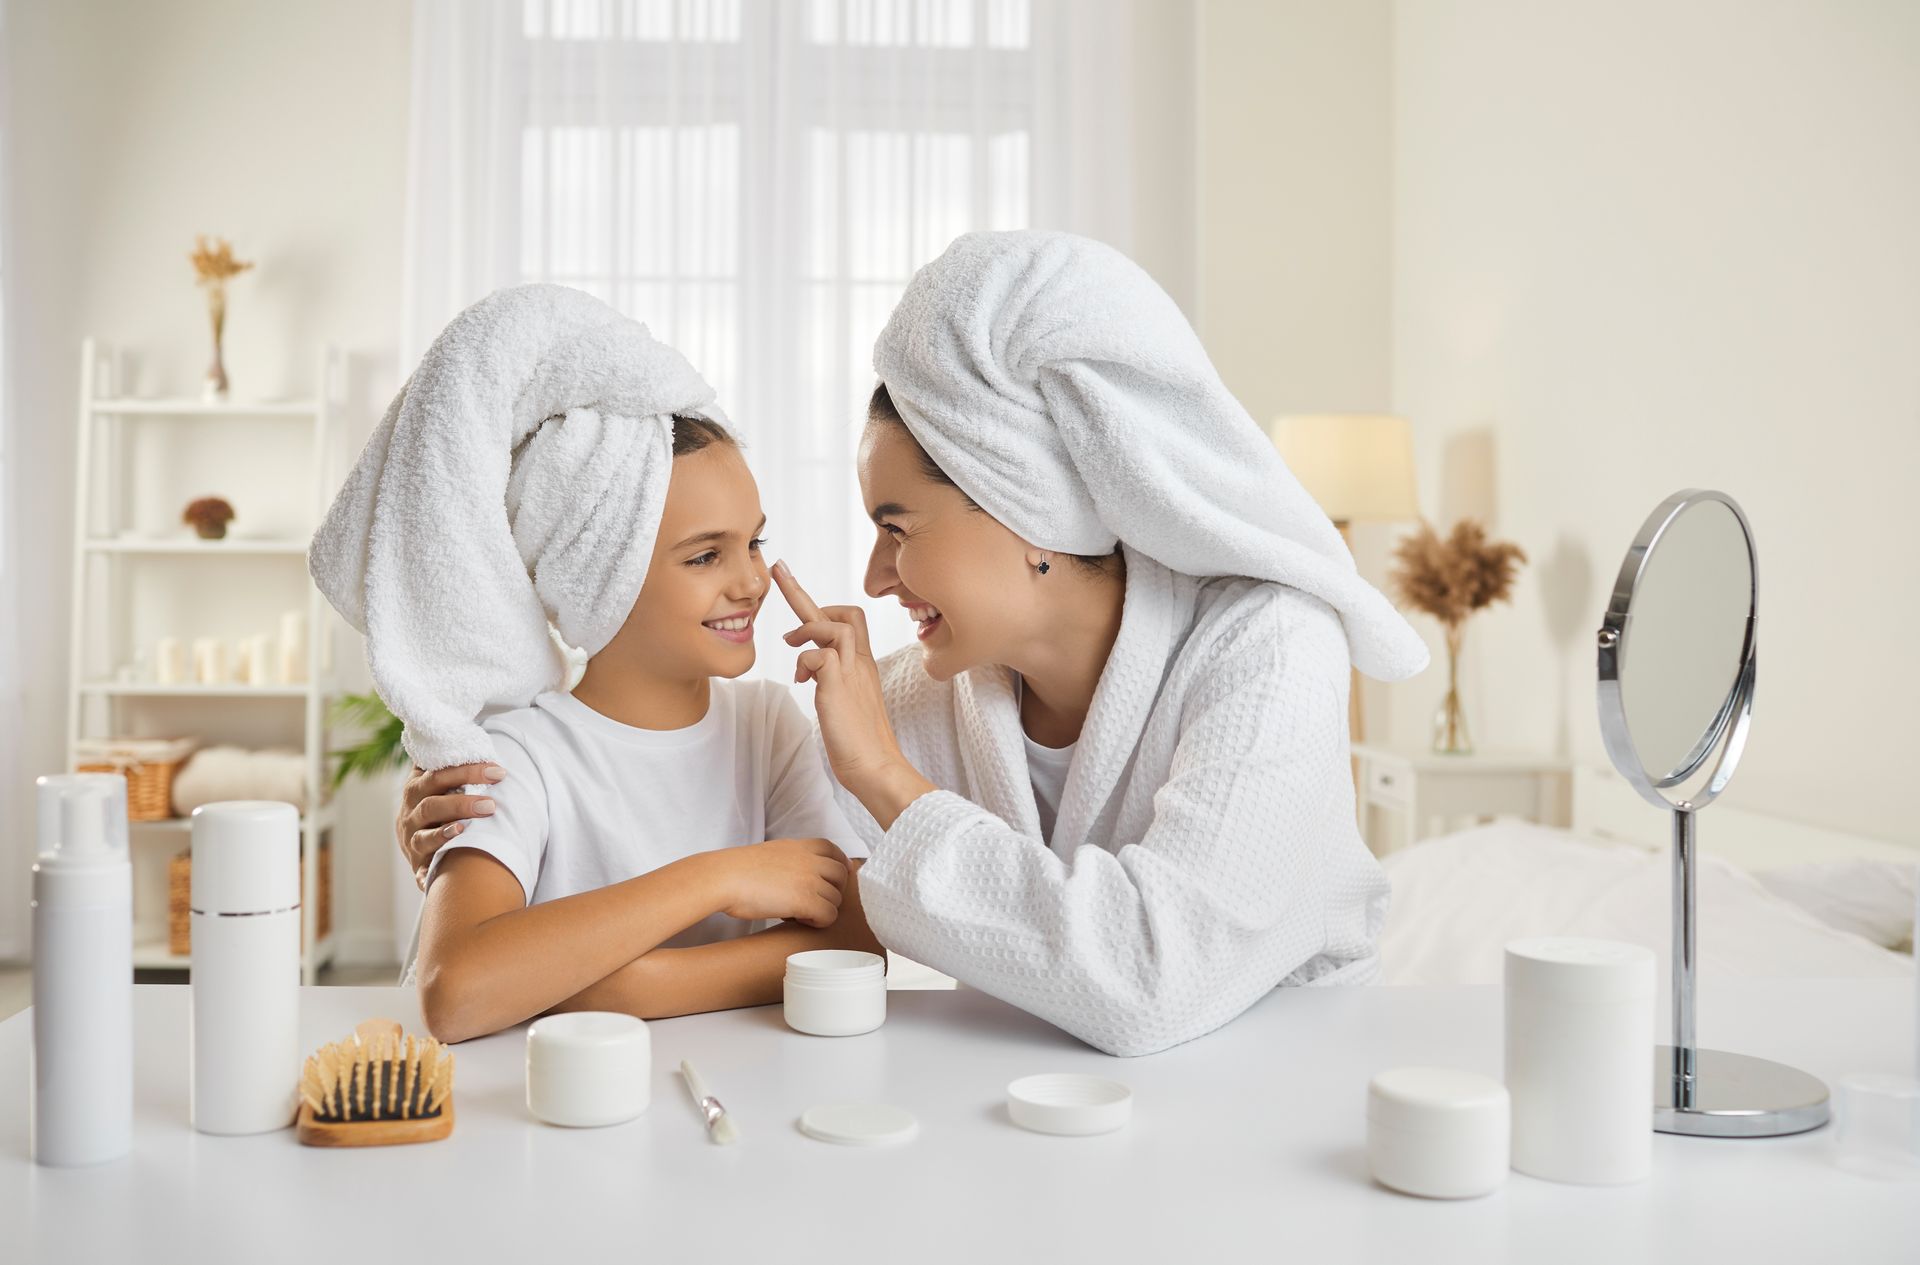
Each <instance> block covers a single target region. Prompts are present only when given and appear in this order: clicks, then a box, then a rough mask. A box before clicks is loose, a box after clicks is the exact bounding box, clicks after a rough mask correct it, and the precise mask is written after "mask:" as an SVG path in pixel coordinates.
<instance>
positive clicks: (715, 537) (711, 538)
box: [673, 514, 767, 549]
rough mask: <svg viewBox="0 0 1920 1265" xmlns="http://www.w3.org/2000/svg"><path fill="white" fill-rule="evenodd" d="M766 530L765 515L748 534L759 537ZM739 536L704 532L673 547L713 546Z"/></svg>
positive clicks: (734, 533)
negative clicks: (716, 542)
mask: <svg viewBox="0 0 1920 1265" xmlns="http://www.w3.org/2000/svg"><path fill="white" fill-rule="evenodd" d="M766 529H767V516H766V515H765V514H762V515H761V516H760V523H759V525H758V526H756V527H755V528H754V529H753V530H752V531H751V532H749V533H747V534H748V535H750V536H758V535H759V534H760V533H761V532H763V531H765V530H766ZM737 534H738V533H736V532H730V531H703V532H700V533H698V534H696V535H692V536H689V537H687V538H686V539H685V540H682V541H679V542H677V543H676V544H675V545H674V546H673V547H674V548H675V549H687V548H691V547H692V546H694V545H706V544H712V543H714V542H715V541H720V540H727V539H730V538H731V537H733V536H735V535H737Z"/></svg>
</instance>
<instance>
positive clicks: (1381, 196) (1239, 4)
mask: <svg viewBox="0 0 1920 1265" xmlns="http://www.w3.org/2000/svg"><path fill="white" fill-rule="evenodd" d="M1198 31H1199V35H1198V63H1197V66H1196V69H1195V79H1196V84H1197V96H1196V99H1197V119H1196V154H1197V157H1198V173H1197V196H1198V199H1199V225H1198V232H1197V246H1198V253H1199V262H1198V282H1197V303H1196V306H1195V308H1194V309H1193V310H1194V317H1195V325H1196V327H1197V328H1198V329H1199V331H1200V335H1201V337H1202V339H1203V340H1204V341H1205V343H1206V347H1207V351H1208V353H1209V354H1210V355H1211V356H1212V357H1213V361H1214V365H1215V367H1217V368H1218V369H1219V370H1220V376H1221V378H1222V379H1224V380H1225V381H1226V383H1227V385H1228V386H1229V387H1230V388H1232V389H1233V391H1234V393H1235V394H1236V395H1238V396H1239V397H1240V400H1241V402H1242V403H1244V404H1245V405H1246V406H1247V409H1248V411H1249V412H1251V413H1252V414H1253V416H1254V418H1255V419H1256V420H1258V421H1260V422H1263V423H1264V422H1267V421H1270V420H1271V419H1272V418H1274V417H1276V416H1278V415H1280V414H1283V413H1302V412H1372V411H1378V410H1380V409H1383V408H1385V407H1386V404H1387V400H1388V396H1389V393H1390V390H1391V366H1390V363H1389V355H1388V351H1389V338H1388V335H1389V329H1390V320H1391V311H1392V296H1391V282H1392V276H1391V270H1390V268H1389V257H1388V246H1389V243H1390V241H1391V225H1390V222H1389V219H1388V216H1389V214H1390V212H1391V209H1392V198H1391V187H1392V186H1391V177H1392V163H1391V153H1390V149H1389V146H1390V141H1391V135H1392V133H1391V124H1392V101H1393V92H1392V79H1391V75H1392V68H1393V67H1392V31H1393V24H1392V5H1391V4H1390V3H1389V2H1388V0H1343V2H1342V3H1339V4H1329V3H1325V2H1324V0H1202V3H1201V4H1200V5H1199V25H1198Z"/></svg>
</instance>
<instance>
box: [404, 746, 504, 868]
mask: <svg viewBox="0 0 1920 1265" xmlns="http://www.w3.org/2000/svg"><path fill="white" fill-rule="evenodd" d="M506 776H507V771H506V770H505V769H503V768H501V767H500V766H499V765H497V764H455V765H451V766H449V767H447V768H444V769H434V770H433V771H432V772H428V771H426V770H424V769H422V768H420V767H419V766H417V765H416V766H415V767H414V770H413V776H411V777H409V778H408V779H407V785H406V790H405V792H404V793H403V794H402V795H401V797H400V813H399V815H398V816H397V817H395V818H394V823H393V832H394V836H395V838H396V839H397V840H398V842H399V844H400V851H401V852H402V853H403V854H404V855H405V856H406V858H407V864H408V865H409V866H410V867H411V868H412V869H413V881H414V885H415V886H417V887H419V888H420V889H421V890H422V891H424V890H426V885H427V867H428V866H429V865H430V864H432V862H433V857H434V854H435V853H436V852H438V851H440V849H441V848H443V847H445V846H446V845H447V844H448V843H449V842H451V841H452V840H454V839H457V838H459V837H460V832H461V831H463V830H465V829H466V828H467V826H466V823H467V822H469V821H471V820H473V819H474V818H476V817H488V816H491V815H492V813H493V801H492V800H491V799H489V798H487V797H486V796H485V795H465V794H462V793H461V788H462V787H464V786H469V785H475V784H480V783H492V782H499V781H503V780H505V778H506Z"/></svg>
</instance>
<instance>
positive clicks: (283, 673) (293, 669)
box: [280, 611, 307, 685]
mask: <svg viewBox="0 0 1920 1265" xmlns="http://www.w3.org/2000/svg"><path fill="white" fill-rule="evenodd" d="M306 680H307V613H306V612H305V611H288V612H287V613H286V614H284V615H282V616H281V617H280V684H282V685H303V684H305V683H306Z"/></svg>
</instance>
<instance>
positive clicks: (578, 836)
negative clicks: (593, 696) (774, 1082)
mask: <svg viewBox="0 0 1920 1265" xmlns="http://www.w3.org/2000/svg"><path fill="white" fill-rule="evenodd" d="M483 727H484V728H485V729H486V730H487V732H488V733H490V734H492V735H493V743H494V749H495V752H496V753H497V756H498V763H499V764H500V766H501V767H502V768H504V769H505V770H506V771H507V776H506V779H505V780H504V781H502V782H500V783H498V784H496V785H494V786H492V787H489V788H487V794H488V795H489V796H491V798H492V799H493V802H494V806H495V807H494V811H493V814H492V815H491V816H488V817H478V818H474V819H473V820H472V821H470V822H469V823H468V824H467V828H466V830H465V831H463V832H462V833H461V834H460V835H459V836H458V838H456V839H455V840H454V841H453V842H452V843H449V844H448V845H447V846H446V847H445V848H442V849H441V850H440V852H439V853H438V854H436V855H435V857H434V859H433V864H432V866H431V867H430V868H429V870H428V873H427V883H428V886H429V887H431V886H432V883H433V879H434V876H435V874H436V873H437V872H438V870H439V866H440V859H441V858H442V857H444V856H446V855H447V853H449V852H451V851H453V850H454V849H455V848H472V849H474V850H476V851H479V852H484V853H486V854H487V855H489V856H491V857H493V858H495V859H496V860H498V861H499V862H500V863H501V864H502V865H504V866H506V867H507V869H509V870H511V871H512V872H513V876H514V877H515V878H517V879H519V880H520V886H521V888H522V889H524V891H525V892H526V893H527V903H528V904H536V903H538V902H541V901H548V900H557V899H559V898H560V897H562V896H571V895H573V894H575V893H577V892H585V891H592V890H593V889H595V888H599V887H605V886H607V885H608V884H610V883H618V882H621V881H622V880H625V879H630V878H633V877H635V876H636V875H640V874H645V873H647V872H649V871H651V870H657V869H659V868H660V867H661V866H663V865H666V864H668V863H669V862H671V861H677V860H679V859H680V858H682V857H686V856H691V855H693V854H694V853H696V852H711V851H713V850H715V849H717V848H733V847H739V846H741V845H743V844H752V843H761V842H764V841H765V840H768V839H783V838H796V839H812V838H821V839H831V840H832V841H833V842H834V843H836V844H838V845H839V846H840V847H841V848H842V849H844V850H845V851H846V853H847V855H849V856H865V855H866V848H865V846H864V845H862V844H861V843H860V841H859V837H858V836H857V835H855V834H854V832H853V830H852V828H851V827H849V826H848V825H847V820H846V817H845V816H844V815H843V814H842V813H841V811H840V809H839V808H838V807H837V806H836V805H835V804H834V802H833V790H832V787H831V785H830V784H829V782H828V780H827V779H828V774H827V771H826V766H825V764H824V763H823V761H822V760H821V756H820V748H819V745H818V740H817V739H816V738H815V736H814V730H813V726H812V724H811V723H810V722H809V721H808V720H807V718H806V716H805V715H804V714H803V713H802V712H801V711H800V708H799V706H798V705H797V704H796V703H795V702H794V701H793V697H792V695H791V694H789V693H788V691H787V688H786V687H785V686H784V685H781V684H780V683H778V682H776V681H730V680H715V681H714V682H713V693H712V701H711V703H710V704H709V706H708V708H707V714H706V715H705V716H704V717H702V718H701V719H700V720H699V721H698V722H696V723H695V724H692V725H689V726H687V727H686V728H685V729H666V730H660V729H635V728H634V727H632V726H631V725H624V724H621V723H620V722H619V721H617V720H614V719H612V718H610V717H607V716H603V715H601V714H600V713H599V712H596V711H594V710H593V709H592V708H591V707H588V706H587V705H586V704H585V703H583V702H581V701H580V700H579V699H577V698H575V697H573V695H571V694H563V693H559V692H554V693H548V694H542V695H540V696H539V697H538V698H536V699H534V700H533V703H532V704H531V705H530V706H527V707H520V708H515V709H514V710H512V711H507V712H501V713H499V714H498V715H495V716H492V717H489V718H488V719H487V720H486V721H485V722H484V723H483ZM754 929H755V924H752V923H748V922H743V921H741V920H740V919H737V918H730V917H728V916H727V915H725V914H713V915H711V916H709V917H708V918H706V919H705V920H704V921H702V922H699V923H696V924H694V925H693V926H692V927H689V928H688V929H687V930H685V931H683V932H681V933H680V934H679V935H677V936H675V937H673V938H672V939H670V940H668V941H666V942H665V943H666V944H668V945H671V946H676V947H677V946H684V945H693V944H707V943H711V942H712V941H715V940H725V939H730V938H732V937H734V936H741V935H745V934H747V933H748V932H749V931H752V930H754Z"/></svg>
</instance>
